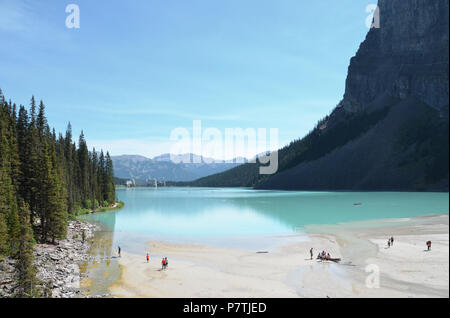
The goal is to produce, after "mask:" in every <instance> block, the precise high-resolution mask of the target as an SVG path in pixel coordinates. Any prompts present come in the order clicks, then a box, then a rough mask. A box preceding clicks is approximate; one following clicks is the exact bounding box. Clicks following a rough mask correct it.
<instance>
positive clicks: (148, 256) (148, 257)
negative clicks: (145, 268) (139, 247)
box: [147, 253, 150, 263]
mask: <svg viewBox="0 0 450 318" xmlns="http://www.w3.org/2000/svg"><path fill="white" fill-rule="evenodd" d="M149 260H150V255H148V253H147V263H148V261H149Z"/></svg>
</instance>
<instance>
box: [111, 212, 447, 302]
mask: <svg viewBox="0 0 450 318" xmlns="http://www.w3.org/2000/svg"><path fill="white" fill-rule="evenodd" d="M307 233H308V236H309V238H310V241H306V242H305V241H304V242H291V243H286V244H283V245H280V246H277V247H274V248H272V249H270V250H268V251H267V253H257V252H258V251H251V250H240V249H225V248H218V247H211V246H203V245H183V244H180V245H178V244H168V243H165V242H148V248H147V252H149V254H150V257H151V259H150V262H149V263H147V261H146V260H145V252H144V253H143V254H142V255H135V254H131V253H127V252H126V251H123V252H122V257H121V258H120V259H119V264H120V267H121V268H122V273H121V277H120V279H119V280H118V281H117V282H116V283H114V284H113V285H112V286H111V288H110V292H111V294H112V296H114V297H193V298H196V297H227V298H235V297H449V221H448V214H447V215H439V216H426V217H417V218H411V219H392V220H381V221H380V220H378V221H376V222H375V221H374V222H358V223H347V224H338V225H333V226H310V227H308V228H307ZM391 236H394V238H395V240H394V245H393V246H392V247H390V248H388V247H387V239H388V237H391ZM428 240H431V241H432V242H433V244H432V250H431V251H429V252H428V251H425V249H426V246H425V242H426V241H428ZM311 247H313V248H314V259H313V260H311V259H310V255H309V249H310V248H311ZM322 250H325V251H327V252H329V253H330V254H331V255H332V257H340V258H342V262H341V263H340V264H335V263H332V262H321V261H318V260H316V259H315V257H316V256H317V254H318V253H319V251H322ZM164 256H167V257H168V259H169V267H168V269H167V270H161V258H162V257H164ZM368 265H369V267H368V268H367V266H368ZM366 269H368V270H370V272H366ZM378 270H379V276H378V278H379V279H378V281H379V286H378V288H377V284H376V282H377V277H376V272H377V271H378ZM369 275H370V276H369ZM368 277H369V278H375V279H369V283H370V284H369V285H368V284H367V282H366V281H367V280H368Z"/></svg>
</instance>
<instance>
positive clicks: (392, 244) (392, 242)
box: [391, 236, 394, 246]
mask: <svg viewBox="0 0 450 318" xmlns="http://www.w3.org/2000/svg"><path fill="white" fill-rule="evenodd" d="M391 246H394V237H393V236H392V237H391Z"/></svg>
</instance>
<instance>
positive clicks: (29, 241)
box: [15, 201, 40, 298]
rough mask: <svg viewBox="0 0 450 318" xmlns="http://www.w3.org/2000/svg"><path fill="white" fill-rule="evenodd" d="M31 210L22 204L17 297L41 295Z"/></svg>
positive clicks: (17, 263) (17, 255)
mask: <svg viewBox="0 0 450 318" xmlns="http://www.w3.org/2000/svg"><path fill="white" fill-rule="evenodd" d="M29 215H30V210H29V208H28V206H27V205H26V204H25V202H23V201H22V202H21V205H20V214H19V216H20V243H19V249H18V252H17V254H16V255H15V256H16V259H17V260H16V263H15V267H16V275H17V289H16V296H17V297H30V298H31V297H39V296H40V293H39V290H38V289H37V288H36V282H37V279H36V268H35V266H34V265H33V233H32V229H31V224H30V218H29Z"/></svg>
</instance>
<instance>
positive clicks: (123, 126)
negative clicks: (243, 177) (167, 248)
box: [0, 0, 376, 157]
mask: <svg viewBox="0 0 450 318" xmlns="http://www.w3.org/2000/svg"><path fill="white" fill-rule="evenodd" d="M375 2H376V1H375V0H360V1H354V0H339V1H336V0H321V1H306V0H147V1H144V0H132V1H124V0H121V1H111V0H108V1H106V0H96V1H88V0H68V1H63V0H46V1H32V0H29V1H28V0H27V1H26V0H0V39H1V43H2V49H1V50H0V88H1V89H2V90H3V92H4V94H5V95H6V97H7V98H8V99H12V100H13V101H15V102H16V103H18V104H24V105H26V106H28V105H29V100H30V97H31V95H35V96H36V98H37V99H43V100H44V102H45V104H46V107H47V115H48V119H49V123H50V125H51V126H52V127H55V128H56V130H57V131H62V132H63V131H65V128H66V126H67V123H68V121H69V120H70V121H71V123H72V126H73V128H74V134H79V133H80V131H81V129H83V130H84V133H85V135H86V138H87V141H88V145H89V146H90V147H93V146H95V147H96V148H97V149H98V148H103V149H108V150H110V152H111V153H112V154H113V155H120V154H125V153H127V154H141V155H146V156H149V157H152V156H155V155H158V154H160V153H164V152H167V151H169V150H170V144H169V137H170V133H171V131H172V130H173V129H174V128H177V127H186V128H189V127H192V122H193V120H201V121H202V126H203V127H215V128H218V129H219V130H221V131H224V130H225V128H233V127H241V128H244V129H245V128H255V129H256V128H267V129H269V128H278V130H279V141H278V143H279V145H280V146H283V145H285V144H287V143H289V142H290V141H291V140H293V139H297V138H299V137H302V136H304V135H305V134H306V133H307V132H308V131H309V130H310V129H311V128H313V126H314V125H315V123H316V122H317V121H318V120H319V119H320V118H322V117H324V116H325V115H326V114H328V113H329V112H330V111H331V110H332V109H333V107H334V106H335V105H336V104H337V103H338V102H339V101H340V99H341V98H342V96H343V93H344V87H345V78H346V73H347V68H348V65H349V60H350V58H351V57H352V56H354V54H355V53H356V50H357V49H358V47H359V44H360V43H361V42H362V41H363V40H364V38H365V35H366V33H367V31H368V29H367V27H366V25H365V20H366V18H367V16H368V13H367V12H366V7H367V5H368V4H372V3H375ZM71 3H74V4H77V5H78V6H79V8H80V28H79V29H68V28H66V25H65V20H66V17H67V16H68V13H66V12H65V8H66V6H67V5H68V4H71Z"/></svg>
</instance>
